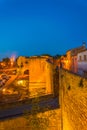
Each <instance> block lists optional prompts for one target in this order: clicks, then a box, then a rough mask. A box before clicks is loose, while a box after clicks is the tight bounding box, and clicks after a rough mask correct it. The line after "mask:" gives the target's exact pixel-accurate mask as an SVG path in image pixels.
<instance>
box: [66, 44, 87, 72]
mask: <svg viewBox="0 0 87 130" xmlns="http://www.w3.org/2000/svg"><path fill="white" fill-rule="evenodd" d="M85 50H86V45H85V43H83V45H82V46H80V47H77V48H74V49H71V50H69V51H67V52H66V63H67V66H66V69H67V70H69V71H72V72H74V73H77V72H78V60H77V55H78V53H80V52H82V51H85Z"/></svg>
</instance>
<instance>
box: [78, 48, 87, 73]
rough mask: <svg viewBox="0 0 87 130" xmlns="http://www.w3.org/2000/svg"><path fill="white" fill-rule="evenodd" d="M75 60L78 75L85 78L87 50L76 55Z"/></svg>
mask: <svg viewBox="0 0 87 130" xmlns="http://www.w3.org/2000/svg"><path fill="white" fill-rule="evenodd" d="M77 60H78V74H80V75H83V76H87V49H86V50H84V51H82V52H79V53H78V55H77Z"/></svg>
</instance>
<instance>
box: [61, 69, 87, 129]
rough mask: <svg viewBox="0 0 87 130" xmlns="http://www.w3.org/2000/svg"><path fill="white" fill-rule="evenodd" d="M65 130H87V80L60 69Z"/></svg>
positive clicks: (63, 125)
mask: <svg viewBox="0 0 87 130" xmlns="http://www.w3.org/2000/svg"><path fill="white" fill-rule="evenodd" d="M59 81H60V104H61V109H62V110H61V114H62V128H63V130H87V79H85V78H82V77H80V76H78V75H75V74H73V73H70V72H68V71H66V70H62V69H60V72H59Z"/></svg>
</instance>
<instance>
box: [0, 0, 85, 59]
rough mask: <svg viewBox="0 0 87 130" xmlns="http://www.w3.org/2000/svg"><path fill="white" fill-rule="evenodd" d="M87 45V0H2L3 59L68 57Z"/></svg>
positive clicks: (0, 55) (0, 53)
mask: <svg viewBox="0 0 87 130" xmlns="http://www.w3.org/2000/svg"><path fill="white" fill-rule="evenodd" d="M82 41H86V42H87V0H0V58H3V57H6V56H10V55H11V54H16V55H17V56H19V55H23V56H24V55H25V56H32V55H40V54H51V55H56V54H65V53H66V51H67V50H68V49H71V48H75V47H78V46H81V45H82Z"/></svg>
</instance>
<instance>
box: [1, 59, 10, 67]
mask: <svg viewBox="0 0 87 130" xmlns="http://www.w3.org/2000/svg"><path fill="white" fill-rule="evenodd" d="M2 62H4V63H5V66H9V65H10V58H8V57H6V58H3V59H2Z"/></svg>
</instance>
